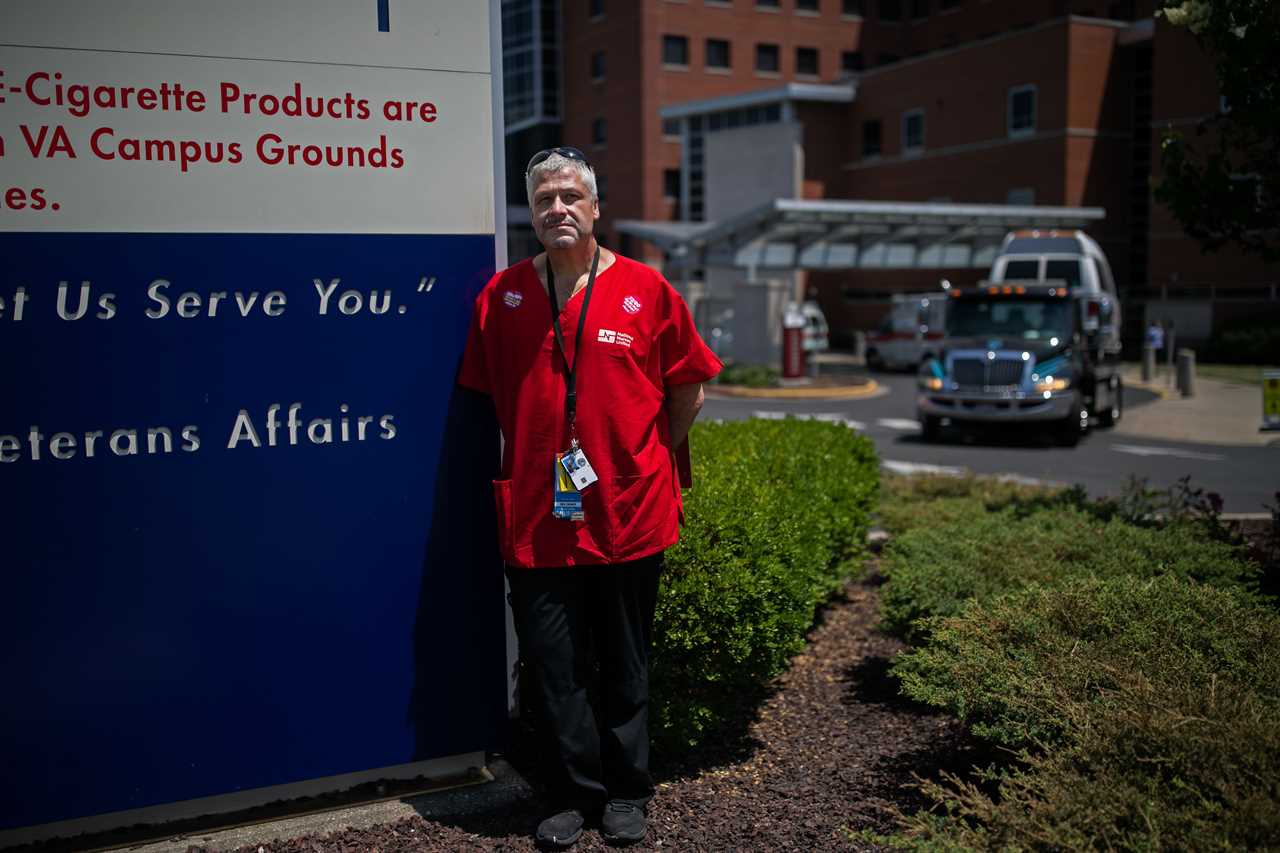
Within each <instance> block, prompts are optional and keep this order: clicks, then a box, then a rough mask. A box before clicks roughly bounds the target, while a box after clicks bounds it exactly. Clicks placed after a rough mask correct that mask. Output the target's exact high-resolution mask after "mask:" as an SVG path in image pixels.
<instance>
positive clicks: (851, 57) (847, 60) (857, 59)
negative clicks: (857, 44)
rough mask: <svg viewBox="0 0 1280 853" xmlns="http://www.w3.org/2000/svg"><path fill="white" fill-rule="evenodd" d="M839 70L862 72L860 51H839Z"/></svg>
mask: <svg viewBox="0 0 1280 853" xmlns="http://www.w3.org/2000/svg"><path fill="white" fill-rule="evenodd" d="M840 70H842V71H861V70H862V51H860V50H842V51H840Z"/></svg>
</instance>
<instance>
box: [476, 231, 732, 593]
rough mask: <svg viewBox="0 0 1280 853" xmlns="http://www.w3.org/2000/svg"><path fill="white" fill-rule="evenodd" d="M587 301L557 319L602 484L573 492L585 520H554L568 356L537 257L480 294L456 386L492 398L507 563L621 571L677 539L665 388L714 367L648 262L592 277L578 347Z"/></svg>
mask: <svg viewBox="0 0 1280 853" xmlns="http://www.w3.org/2000/svg"><path fill="white" fill-rule="evenodd" d="M583 293H584V291H579V292H578V293H575V294H574V295H573V296H572V297H571V298H570V299H569V301H568V303H567V304H566V305H565V306H564V307H563V310H561V312H560V332H561V335H562V336H563V337H564V344H565V347H566V348H567V350H568V352H567V353H566V355H567V356H568V358H569V361H570V363H573V362H574V359H577V362H576V364H575V370H576V371H577V388H578V411H577V433H578V441H579V443H580V444H581V446H582V449H583V451H584V452H585V453H586V455H587V459H588V460H589V461H590V462H591V466H592V467H593V468H594V469H595V472H596V474H597V475H598V476H599V478H600V479H599V481H598V482H596V483H594V484H592V485H591V486H588V487H587V489H586V490H585V491H583V493H582V509H583V513H584V515H585V519H584V520H583V521H567V520H564V519H559V518H555V517H553V516H552V514H551V504H552V491H553V483H552V475H553V472H554V470H555V469H554V467H553V466H554V465H555V464H556V458H557V455H558V454H559V453H562V452H564V451H565V450H566V449H567V448H568V446H569V436H568V427H567V425H566V423H565V415H564V398H565V361H564V359H563V358H562V357H561V355H560V353H559V351H558V348H557V347H556V343H555V335H554V333H553V332H552V330H551V300H550V298H549V297H548V296H547V292H546V289H545V288H544V287H543V285H542V282H541V281H539V280H538V275H537V273H536V272H535V270H534V267H533V261H532V260H527V261H523V262H521V263H518V264H516V265H515V266H512V267H509V268H508V269H506V270H503V271H502V272H500V273H498V274H497V275H495V276H494V277H493V278H492V279H491V280H490V281H489V283H488V285H486V286H485V288H484V290H482V291H481V292H480V295H479V296H478V297H476V304H475V311H474V313H473V314H472V317H471V336H470V338H469V340H468V341H467V348H466V351H465V352H464V354H463V357H462V368H461V371H460V373H459V376H458V382H459V383H460V384H461V385H464V386H466V387H468V388H472V389H475V390H476V391H481V392H484V393H486V394H490V395H492V397H493V401H494V406H495V408H496V409H497V413H498V423H499V425H500V426H501V427H502V434H503V437H504V438H505V440H506V442H505V446H504V448H503V454H502V479H500V480H495V481H494V482H493V491H494V501H495V503H496V505H497V511H498V539H499V545H500V548H501V551H502V557H503V559H504V560H506V562H507V564H508V565H511V566H517V567H520V568H534V567H538V568H553V567H558V566H573V565H589V564H599V563H621V562H625V561H628V560H637V559H640V558H641V557H645V556H648V555H650V554H654V553H657V552H659V551H661V550H663V549H665V548H668V547H670V546H671V545H674V544H675V542H676V539H677V538H678V537H679V518H680V515H681V512H682V507H681V502H680V487H679V483H678V480H677V476H676V468H675V460H674V457H673V454H672V448H671V434H670V428H669V425H668V423H667V413H666V409H665V407H664V402H665V399H666V390H665V389H666V386H669V385H685V384H689V383H693V382H704V381H706V380H708V379H711V378H712V377H714V376H715V375H716V374H717V373H719V372H720V367H721V364H720V360H719V359H718V358H716V356H715V354H714V353H712V352H711V350H710V349H708V348H707V345H706V344H704V343H703V342H702V338H700V337H699V336H698V333H697V331H696V330H695V329H694V326H693V319H692V318H691V317H690V316H689V309H688V307H687V306H686V305H685V303H684V300H683V299H681V298H680V295H679V294H678V293H676V291H675V289H674V288H672V287H671V285H670V284H668V283H667V281H666V279H664V278H663V277H662V276H661V275H659V274H658V273H657V272H655V271H654V270H653V269H651V268H650V267H648V266H646V265H644V264H641V263H637V262H635V261H632V260H629V259H627V258H624V257H622V256H621V255H616V254H615V260H614V263H613V265H612V266H610V267H609V268H608V269H606V270H604V271H603V272H601V273H599V274H597V276H596V282H595V287H594V289H593V291H592V295H591V304H590V306H589V307H588V310H587V320H586V325H585V326H584V327H583V332H582V338H583V342H582V344H579V342H578V341H576V340H575V335H576V332H577V329H578V315H579V313H580V312H581V310H582V300H583Z"/></svg>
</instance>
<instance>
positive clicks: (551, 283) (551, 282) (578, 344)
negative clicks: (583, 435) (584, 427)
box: [547, 245, 600, 444]
mask: <svg viewBox="0 0 1280 853" xmlns="http://www.w3.org/2000/svg"><path fill="white" fill-rule="evenodd" d="M599 265H600V246H599V245H597V246H596V254H595V257H594V258H593V259H592V261H591V274H590V275H588V276H587V288H586V292H585V293H583V294H582V311H581V312H580V313H579V314H578V334H577V335H576V336H575V337H574V339H573V364H570V363H569V351H568V350H566V349H565V348H564V336H563V335H562V334H561V332H560V299H559V297H557V296H556V274H555V273H554V272H552V270H551V257H550V256H549V255H548V256H547V293H549V294H550V295H551V328H552V330H553V331H554V332H555V336H556V346H558V347H559V348H560V357H561V358H562V359H564V371H565V373H564V388H565V396H564V418H565V422H566V423H567V424H568V425H569V439H570V440H571V441H572V442H573V443H574V444H576V443H577V441H578V439H577V434H576V432H575V431H574V421H575V419H576V418H577V415H578V386H577V377H578V363H579V362H581V361H582V328H583V326H584V325H585V324H586V322H587V306H588V305H590V304H591V291H592V289H593V288H594V287H595V285H596V267H598V266H599ZM566 304H567V303H566Z"/></svg>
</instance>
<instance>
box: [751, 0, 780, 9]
mask: <svg viewBox="0 0 1280 853" xmlns="http://www.w3.org/2000/svg"><path fill="white" fill-rule="evenodd" d="M756 8H757V9H769V10H776V9H777V8H778V0H756Z"/></svg>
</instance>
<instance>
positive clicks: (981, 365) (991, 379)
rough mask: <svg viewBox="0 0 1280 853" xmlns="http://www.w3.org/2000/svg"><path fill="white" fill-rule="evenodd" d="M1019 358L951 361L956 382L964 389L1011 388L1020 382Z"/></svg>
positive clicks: (1022, 367)
mask: <svg viewBox="0 0 1280 853" xmlns="http://www.w3.org/2000/svg"><path fill="white" fill-rule="evenodd" d="M1025 367H1026V362H1025V361H1023V360H1022V359H1021V358H996V359H989V358H957V359H955V360H954V361H952V362H951V371H952V375H953V376H954V378H955V381H956V384H957V385H959V386H960V387H961V388H962V389H965V390H970V391H973V390H982V389H986V388H1011V387H1015V386H1017V385H1019V384H1020V383H1021V382H1022V372H1023V369H1024V368H1025Z"/></svg>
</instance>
